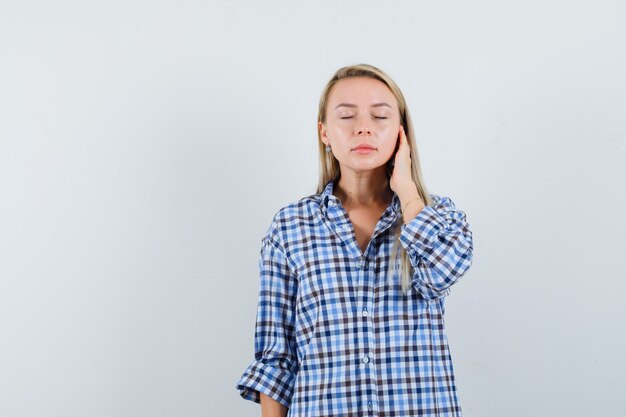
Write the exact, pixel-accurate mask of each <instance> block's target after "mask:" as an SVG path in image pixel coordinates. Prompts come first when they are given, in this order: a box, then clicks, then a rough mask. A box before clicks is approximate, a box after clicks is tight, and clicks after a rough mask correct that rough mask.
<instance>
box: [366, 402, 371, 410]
mask: <svg viewBox="0 0 626 417" xmlns="http://www.w3.org/2000/svg"><path fill="white" fill-rule="evenodd" d="M367 409H368V410H370V411H372V402H371V401H368V402H367Z"/></svg>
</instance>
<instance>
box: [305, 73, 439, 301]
mask: <svg viewBox="0 0 626 417" xmlns="http://www.w3.org/2000/svg"><path fill="white" fill-rule="evenodd" d="M352 77H369V78H373V79H375V80H378V81H381V82H383V83H384V84H385V85H386V86H387V87H388V88H389V90H390V91H391V93H392V94H393V95H394V96H395V98H396V101H397V102H398V109H399V110H400V123H402V126H403V127H404V131H405V133H406V138H407V142H408V144H409V150H410V155H411V177H412V178H413V182H415V185H416V186H417V192H418V193H419V195H420V197H421V198H422V200H423V201H424V203H425V204H426V205H427V206H428V205H431V204H432V200H431V198H430V196H429V194H428V192H427V191H426V187H425V186H424V182H423V181H422V173H421V168H420V162H419V155H418V153H417V147H416V145H415V132H414V131H413V122H412V121H411V116H410V114H409V109H408V108H407V105H406V101H405V100H404V96H403V95H402V91H400V88H399V87H398V85H397V84H396V83H395V82H394V81H393V80H392V79H391V78H390V77H389V76H388V75H387V74H385V73H384V72H383V71H381V70H380V69H378V68H376V67H374V66H372V65H368V64H358V65H350V66H346V67H343V68H340V69H338V70H337V72H335V74H334V75H333V76H332V78H331V79H330V81H328V84H326V87H325V88H324V90H323V92H322V96H321V98H320V103H319V111H318V116H317V121H318V125H319V122H321V123H326V107H327V104H328V97H329V96H330V93H331V90H332V88H333V86H334V85H335V84H336V83H337V82H338V81H340V80H342V79H344V78H352ZM317 137H318V149H319V156H320V177H319V183H318V186H317V193H318V194H319V193H321V192H322V191H323V190H324V187H325V186H326V184H328V182H329V181H336V180H338V179H339V176H340V167H339V161H337V159H336V158H335V157H334V155H333V154H332V152H326V145H325V144H324V143H323V142H322V138H321V132H320V129H319V128H318V129H317ZM392 158H393V156H392ZM388 162H389V161H388ZM389 175H390V172H389V170H387V176H388V177H389ZM403 221H404V220H403V218H402V216H401V215H400V216H398V220H397V221H396V223H395V224H394V225H392V228H394V230H395V231H394V245H393V249H392V251H391V256H390V259H389V264H388V267H387V274H388V278H389V279H390V280H391V277H392V276H393V274H392V273H391V272H392V267H393V270H397V269H398V268H397V264H398V257H399V258H400V276H401V285H402V291H403V292H405V293H407V292H408V291H409V290H410V289H411V277H412V266H411V263H410V261H409V257H408V254H407V253H406V251H405V250H404V248H403V247H402V245H401V244H400V225H401V224H402V223H403Z"/></svg>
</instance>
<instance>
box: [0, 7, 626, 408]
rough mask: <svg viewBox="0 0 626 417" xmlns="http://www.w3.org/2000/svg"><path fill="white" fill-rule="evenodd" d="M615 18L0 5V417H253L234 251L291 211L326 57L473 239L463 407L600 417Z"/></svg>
mask: <svg viewBox="0 0 626 417" xmlns="http://www.w3.org/2000/svg"><path fill="white" fill-rule="evenodd" d="M625 19H626V6H625V4H624V2H623V1H598V0H596V1H565V0H562V1H552V0H541V1H535V0H530V1H524V2H521V1H520V2H511V1H438V2H435V1H394V2H380V1H365V0H358V1H319V0H318V1H315V2H313V1H310V2H291V1H264V2H260V1H245V2H242V1H223V2H214V1H182V0H177V1H173V0H169V1H133V0H125V1H107V2H103V1H59V2H46V1H13V2H9V1H3V2H2V3H1V5H0V416H3V417H27V416H28V417H30V416H46V417H52V416H59V417H61V416H62V417H88V416H107V417H108V416H117V417H131V416H132V417H136V416H151V417H159V416H194V417H195V416H260V407H259V406H258V405H257V404H254V403H252V402H249V401H244V400H242V399H241V398H240V397H239V395H238V392H237V391H236V389H235V384H236V382H237V381H238V379H239V377H240V376H241V373H242V372H243V370H244V369H245V367H246V366H248V364H249V363H250V362H251V360H252V359H253V354H254V353H253V335H254V321H255V314H256V307H257V305H256V303H257V297H258V289H259V286H258V284H259V281H258V279H259V276H258V264H257V262H258V256H259V250H260V242H261V238H262V236H263V234H264V232H265V231H266V230H267V228H268V226H269V224H270V221H271V218H272V216H273V215H274V214H275V213H276V211H278V209H280V208H281V207H282V206H284V205H286V204H288V203H290V202H292V201H295V200H298V199H300V198H302V197H304V196H306V195H310V194H313V193H314V192H315V188H316V185H317V178H318V155H317V143H316V141H317V135H316V117H317V104H318V100H319V97H320V94H321V91H322V88H323V86H324V84H325V83H326V82H327V81H328V79H329V78H330V77H331V76H332V74H333V73H334V71H335V70H337V69H338V68H339V67H341V66H344V65H350V64H357V63H369V64H372V65H375V66H378V67H380V68H381V69H383V70H384V71H386V72H387V73H388V74H389V75H390V76H391V77H392V78H394V80H395V81H396V82H397V83H398V84H399V86H400V87H401V89H402V90H403V93H404V95H405V97H406V99H407V101H408V105H409V109H410V112H411V114H412V116H413V121H414V123H415V128H416V134H417V146H418V149H419V152H420V157H421V162H422V164H423V173H424V180H425V182H426V185H427V187H428V189H429V191H430V192H433V193H437V194H442V195H447V196H450V197H451V198H452V199H453V200H454V201H455V202H456V204H457V207H458V208H460V209H462V210H463V211H465V212H466V214H467V219H468V222H469V223H470V226H471V228H472V230H473V233H474V264H473V266H472V268H471V270H470V271H469V272H468V273H467V275H465V276H464V278H463V279H462V280H461V281H460V282H459V283H458V284H457V285H456V286H455V287H454V288H453V291H452V293H451V294H450V296H449V297H448V300H447V303H446V323H447V332H448V338H449V342H450V347H451V353H452V356H453V361H454V364H455V371H456V378H457V387H458V391H459V398H460V401H461V405H462V407H463V411H464V415H465V416H467V417H472V416H476V417H479V416H480V417H496V416H498V417H499V416H509V417H518V416H519V417H527V416H554V415H567V416H590V415H616V414H618V413H619V412H621V411H622V410H623V394H624V392H626V383H625V382H624V375H625V373H626V362H625V360H624V352H625V351H626V334H625V326H624V318H626V314H625V308H624V298H625V297H626V263H625V262H624V257H625V255H626V243H625V239H624V236H625V233H626V221H625V215H624V211H625V207H626V191H625V190H626V186H625V183H626V77H625V74H626V48H625V47H624V39H626V26H625V25H624V21H625Z"/></svg>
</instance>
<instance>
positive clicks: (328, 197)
mask: <svg viewBox="0 0 626 417" xmlns="http://www.w3.org/2000/svg"><path fill="white" fill-rule="evenodd" d="M334 187H335V181H333V180H330V181H328V183H327V184H326V186H325V187H324V190H323V191H322V193H321V200H320V201H321V204H320V209H321V210H322V212H324V213H326V210H327V209H328V202H329V201H332V202H333V204H337V203H339V199H338V198H337V197H336V196H335V195H333V189H334ZM391 206H392V208H393V210H392V212H395V213H400V198H399V197H398V195H397V194H396V193H395V192H394V193H393V198H392V199H391Z"/></svg>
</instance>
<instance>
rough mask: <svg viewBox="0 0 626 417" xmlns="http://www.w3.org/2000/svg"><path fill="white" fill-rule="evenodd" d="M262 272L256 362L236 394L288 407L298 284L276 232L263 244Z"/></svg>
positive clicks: (294, 362) (293, 366) (295, 367)
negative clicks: (266, 397)
mask: <svg viewBox="0 0 626 417" xmlns="http://www.w3.org/2000/svg"><path fill="white" fill-rule="evenodd" d="M273 226H275V224H273ZM259 270H260V291H259V302H258V308H257V315H256V324H255V335H254V348H255V354H254V356H255V359H254V360H253V361H252V363H250V365H249V366H248V367H247V368H246V370H245V371H244V373H243V375H242V376H241V378H240V380H239V381H238V382H237V390H238V391H239V394H240V395H241V397H242V398H244V399H246V400H251V401H254V402H257V403H260V401H261V399H260V395H259V393H263V394H265V395H267V396H269V397H271V398H273V399H275V400H276V401H278V402H280V403H281V404H282V405H284V406H285V407H289V406H290V403H291V397H292V394H293V386H294V381H295V377H296V373H297V371H298V365H297V360H296V352H295V346H296V343H295V335H294V327H295V326H294V316H295V307H294V306H295V299H296V293H297V281H296V279H295V277H294V276H293V274H292V273H291V270H290V268H289V265H288V262H287V258H286V256H285V252H284V249H283V248H282V245H280V243H279V241H278V240H277V238H276V233H275V228H272V227H271V228H270V230H269V231H268V233H267V235H266V236H265V237H264V238H263V240H262V245H261V255H260V259H259Z"/></svg>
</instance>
